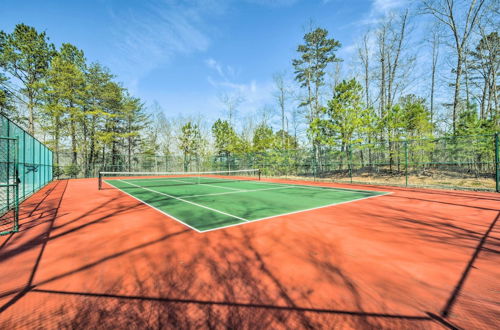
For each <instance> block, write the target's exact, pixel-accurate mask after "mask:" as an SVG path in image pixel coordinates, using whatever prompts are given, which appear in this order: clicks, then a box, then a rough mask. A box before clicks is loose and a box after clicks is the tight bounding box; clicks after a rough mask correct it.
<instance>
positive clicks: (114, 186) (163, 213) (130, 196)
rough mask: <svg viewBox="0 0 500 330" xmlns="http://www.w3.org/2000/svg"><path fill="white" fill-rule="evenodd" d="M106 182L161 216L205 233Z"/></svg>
mask: <svg viewBox="0 0 500 330" xmlns="http://www.w3.org/2000/svg"><path fill="white" fill-rule="evenodd" d="M104 182H105V183H106V184H108V185H110V186H111V187H113V188H116V189H118V190H119V191H120V192H122V193H124V194H125V195H129V196H130V197H132V198H133V199H135V200H136V201H139V202H141V203H142V204H145V205H147V206H149V207H150V208H152V209H154V210H156V211H158V212H160V213H161V214H164V215H166V216H167V217H169V218H172V219H174V220H175V221H177V222H179V223H181V224H183V225H184V226H186V227H188V228H190V229H192V230H194V231H195V232H197V233H200V234H201V233H203V232H202V231H199V230H198V229H196V228H195V227H192V226H190V225H188V224H187V223H185V222H184V221H182V220H179V219H177V218H176V217H174V216H173V215H171V214H170V213H167V212H165V211H163V210H160V209H159V208H157V207H156V206H153V205H151V204H149V203H146V202H145V201H143V200H142V199H139V198H137V197H135V196H134V195H131V194H129V193H128V192H126V191H125V190H123V189H120V188H118V187H116V186H113V185H112V184H111V183H108V182H107V181H106V180H104Z"/></svg>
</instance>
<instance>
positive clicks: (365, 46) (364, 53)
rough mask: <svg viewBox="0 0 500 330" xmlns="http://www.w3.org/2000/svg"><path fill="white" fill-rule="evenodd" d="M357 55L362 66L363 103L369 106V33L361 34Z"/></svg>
mask: <svg viewBox="0 0 500 330" xmlns="http://www.w3.org/2000/svg"><path fill="white" fill-rule="evenodd" d="M358 56H359V59H360V61H361V65H362V66H363V83H364V86H363V87H364V91H365V104H366V106H367V107H371V105H372V104H371V99H370V49H369V34H368V33H366V34H365V35H364V36H363V41H362V43H361V46H360V47H359V48H358Z"/></svg>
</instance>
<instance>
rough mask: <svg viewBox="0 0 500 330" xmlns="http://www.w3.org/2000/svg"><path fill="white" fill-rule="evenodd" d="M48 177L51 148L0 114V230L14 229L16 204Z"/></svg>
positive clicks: (7, 231) (15, 225)
mask: <svg viewBox="0 0 500 330" xmlns="http://www.w3.org/2000/svg"><path fill="white" fill-rule="evenodd" d="M50 181H52V151H50V150H49V149H48V148H47V147H46V146H45V145H43V144H42V143H41V142H40V141H38V140H37V139H35V138H34V137H33V136H31V135H30V134H28V133H27V132H26V131H24V130H23V129H22V128H21V127H19V126H18V125H16V124H15V123H13V122H12V121H11V120H9V119H8V118H7V117H5V116H4V115H0V234H7V233H10V232H14V231H17V223H18V218H19V216H18V211H17V209H18V205H19V203H20V202H21V201H23V200H25V199H26V198H27V197H29V196H30V195H32V194H33V193H35V192H37V191H38V190H40V189H41V188H42V187H43V186H45V185H46V184H47V183H48V182H50Z"/></svg>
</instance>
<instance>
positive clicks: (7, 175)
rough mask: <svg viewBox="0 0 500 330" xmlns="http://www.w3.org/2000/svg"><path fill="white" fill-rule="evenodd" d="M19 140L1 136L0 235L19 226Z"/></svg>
mask: <svg viewBox="0 0 500 330" xmlns="http://www.w3.org/2000/svg"><path fill="white" fill-rule="evenodd" d="M18 147H19V145H18V140H17V139H16V138H11V137H3V136H0V235H6V234H9V233H13V232H16V231H17V230H18V227H19V178H18V177H19V176H18V154H19V150H18Z"/></svg>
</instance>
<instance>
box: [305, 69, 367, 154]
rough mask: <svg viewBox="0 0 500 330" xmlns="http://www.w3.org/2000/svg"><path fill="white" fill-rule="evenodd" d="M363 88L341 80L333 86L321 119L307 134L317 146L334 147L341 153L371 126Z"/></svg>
mask: <svg viewBox="0 0 500 330" xmlns="http://www.w3.org/2000/svg"><path fill="white" fill-rule="evenodd" d="M362 98H363V95H362V87H361V85H360V84H359V83H358V82H357V81H356V80H355V79H351V80H348V81H345V80H344V81H342V82H341V83H340V84H338V85H337V86H336V87H335V95H334V97H333V98H332V99H331V100H330V101H329V102H328V107H326V108H322V116H321V118H316V119H315V120H314V121H313V122H312V123H311V125H310V127H309V134H310V135H311V136H312V138H313V139H314V140H315V141H317V142H318V143H320V144H329V145H335V144H337V143H339V142H340V144H341V146H342V150H344V148H345V147H346V146H347V145H350V144H353V143H357V142H360V141H361V139H360V136H361V134H362V133H363V132H364V131H365V129H366V126H367V125H368V124H369V123H370V111H369V110H367V109H366V108H365V106H364V105H363V103H362Z"/></svg>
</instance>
